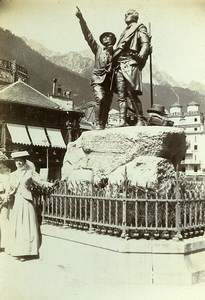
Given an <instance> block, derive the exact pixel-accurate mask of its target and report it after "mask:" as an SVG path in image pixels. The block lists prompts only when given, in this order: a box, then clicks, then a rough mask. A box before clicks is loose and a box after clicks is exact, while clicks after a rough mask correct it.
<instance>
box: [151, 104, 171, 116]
mask: <svg viewBox="0 0 205 300" xmlns="http://www.w3.org/2000/svg"><path fill="white" fill-rule="evenodd" d="M147 112H148V113H157V114H160V115H168V111H167V110H166V109H165V106H164V105H160V104H153V105H152V108H149V109H148V110H147Z"/></svg>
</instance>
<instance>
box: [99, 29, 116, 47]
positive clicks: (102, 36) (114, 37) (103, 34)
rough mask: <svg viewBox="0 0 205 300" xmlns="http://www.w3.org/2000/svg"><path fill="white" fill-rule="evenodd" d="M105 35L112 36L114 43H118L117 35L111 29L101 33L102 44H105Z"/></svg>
mask: <svg viewBox="0 0 205 300" xmlns="http://www.w3.org/2000/svg"><path fill="white" fill-rule="evenodd" d="M105 36H111V38H112V45H114V44H115V43H116V36H115V35H114V33H112V32H109V31H106V32H103V33H102V34H101V35H100V38H99V39H100V42H101V44H103V42H102V39H103V38H104V37H105Z"/></svg>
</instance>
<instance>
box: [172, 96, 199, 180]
mask: <svg viewBox="0 0 205 300" xmlns="http://www.w3.org/2000/svg"><path fill="white" fill-rule="evenodd" d="M169 119H170V120H172V121H173V122H174V126H177V127H181V128H183V129H184V130H185V133H186V138H187V151H186V155H185V157H184V160H183V161H182V162H181V166H180V169H181V171H183V172H185V174H186V176H190V177H193V178H200V177H204V178H205V155H204V147H205V126H204V115H203V112H201V111H200V105H199V104H198V103H197V102H195V101H193V102H191V103H189V104H188V106H187V108H186V110H184V111H183V107H182V106H181V105H180V104H179V103H175V104H173V105H172V106H171V107H170V114H169Z"/></svg>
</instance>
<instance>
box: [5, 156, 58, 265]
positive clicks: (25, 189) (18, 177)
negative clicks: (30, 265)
mask: <svg viewBox="0 0 205 300" xmlns="http://www.w3.org/2000/svg"><path fill="white" fill-rule="evenodd" d="M28 155H29V154H28V152H27V151H18V152H14V153H12V154H11V156H12V158H13V159H14V161H15V165H16V168H17V170H16V171H14V172H12V173H11V174H10V189H9V191H8V195H9V196H10V197H11V195H13V197H14V204H13V208H12V210H11V214H10V219H9V232H10V234H9V244H8V246H7V248H6V252H7V253H8V254H11V255H12V256H14V257H16V258H17V259H19V260H20V261H25V260H26V259H29V258H31V256H32V257H38V255H39V248H40V244H41V233H40V226H39V224H38V219H37V214H36V209H35V206H34V203H33V198H32V193H31V188H32V184H33V183H34V184H36V185H38V186H40V187H42V188H52V187H54V185H55V183H50V182H47V181H44V180H43V179H42V178H41V177H40V175H39V174H38V173H37V172H36V171H35V168H34V165H32V164H31V163H28V161H27V160H26V157H27V156H28Z"/></svg>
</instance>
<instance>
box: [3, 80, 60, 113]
mask: <svg viewBox="0 0 205 300" xmlns="http://www.w3.org/2000/svg"><path fill="white" fill-rule="evenodd" d="M3 101H4V102H10V103H18V104H24V105H30V106H35V107H42V108H48V109H56V110H61V108H60V107H59V105H57V104H56V103H54V102H53V101H51V100H50V99H49V98H48V97H46V96H45V95H43V94H42V93H40V92H39V91H37V90H36V89H34V88H33V87H31V86H30V85H28V84H26V83H25V82H23V81H16V82H14V83H12V84H10V85H9V86H7V87H5V88H4V89H1V90H0V102H3Z"/></svg>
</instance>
